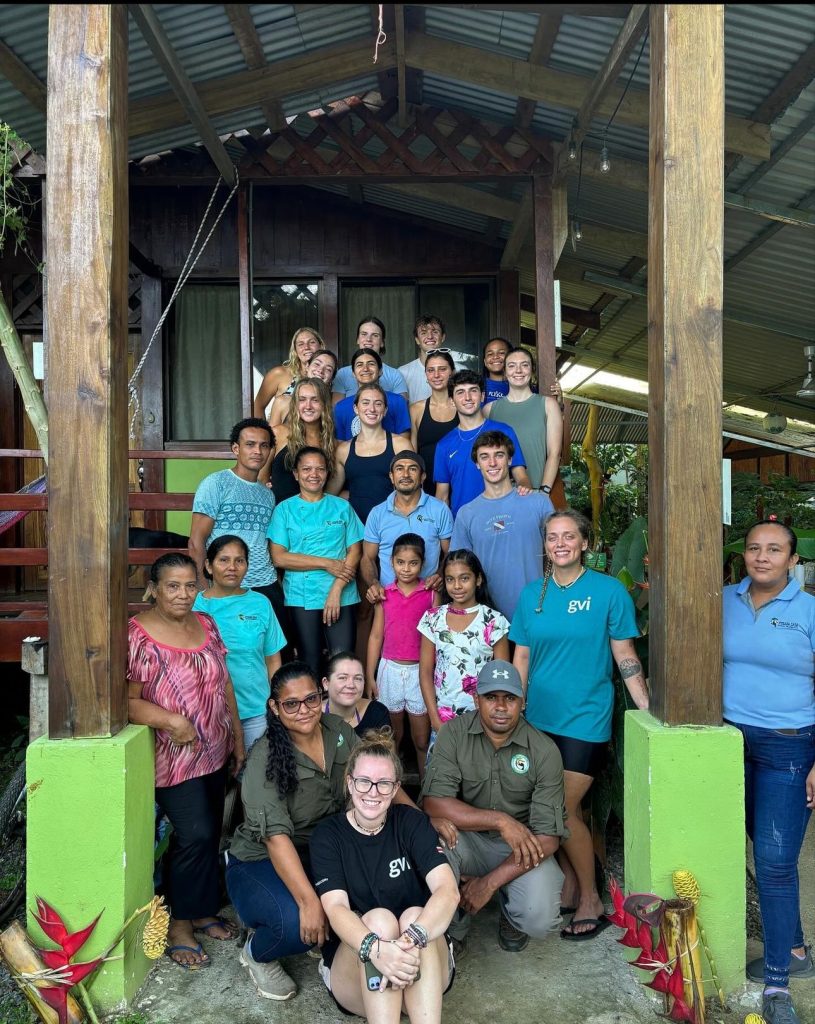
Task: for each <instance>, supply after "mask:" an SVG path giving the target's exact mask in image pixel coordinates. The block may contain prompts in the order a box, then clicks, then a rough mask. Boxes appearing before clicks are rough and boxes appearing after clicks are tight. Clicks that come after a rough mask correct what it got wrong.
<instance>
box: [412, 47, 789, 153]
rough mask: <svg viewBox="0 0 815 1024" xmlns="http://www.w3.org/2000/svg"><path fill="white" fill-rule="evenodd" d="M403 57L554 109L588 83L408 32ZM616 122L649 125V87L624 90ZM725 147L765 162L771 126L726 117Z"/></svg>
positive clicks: (575, 106) (569, 102)
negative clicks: (625, 91) (624, 94)
mask: <svg viewBox="0 0 815 1024" xmlns="http://www.w3.org/2000/svg"><path fill="white" fill-rule="evenodd" d="M406 60H407V63H408V65H409V66H410V67H415V68H419V69H421V70H422V71H430V72H432V73H433V74H437V75H441V76H443V77H446V78H453V79H456V80H458V81H463V82H470V83H472V84H473V85H479V86H482V87H483V88H486V89H494V90H496V91H498V92H503V93H507V94H508V95H510V96H524V97H526V98H528V99H535V100H540V101H542V102H544V103H547V104H549V105H551V106H555V107H563V108H565V109H567V110H574V111H578V110H579V109H580V107H581V106H582V104H583V102H584V100H585V99H586V97H587V95H588V93H589V89H590V87H591V79H590V78H587V77H586V76H584V75H576V74H572V73H571V72H566V71H556V70H554V69H552V68H542V67H537V66H535V65H533V64H529V63H527V62H526V61H523V60H517V59H515V58H513V57H504V56H501V55H500V54H495V53H489V52H488V51H486V50H484V49H481V48H480V47H476V46H467V45H465V44H463V43H455V42H452V41H451V40H449V39H439V38H436V37H433V36H428V35H423V36H419V35H417V34H415V33H413V32H408V34H407V49H406ZM615 105H616V104H615V101H614V100H613V99H611V98H610V97H606V98H605V99H603V100H601V102H600V104H599V106H598V109H597V114H598V115H605V116H609V115H610V114H611V113H612V112H613V110H614V107H615ZM616 120H617V121H618V122H619V123H620V124H628V125H634V126H635V127H639V128H646V127H647V126H648V91H647V90H645V89H629V90H628V93H627V94H626V97H625V99H624V100H623V102H622V103H621V104H620V108H619V110H618V111H617V114H616ZM725 146H726V147H727V149H729V150H731V151H733V152H737V153H741V154H743V155H745V156H751V157H753V158H754V159H757V160H766V159H767V158H768V157H769V156H770V126H769V125H768V124H759V123H757V122H754V121H750V120H748V119H746V118H741V117H735V116H733V115H729V116H727V117H726V118H725Z"/></svg>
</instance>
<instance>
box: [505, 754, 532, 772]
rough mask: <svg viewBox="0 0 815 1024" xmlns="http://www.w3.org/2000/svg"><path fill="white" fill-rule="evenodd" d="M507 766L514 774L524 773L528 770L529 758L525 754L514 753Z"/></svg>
mask: <svg viewBox="0 0 815 1024" xmlns="http://www.w3.org/2000/svg"><path fill="white" fill-rule="evenodd" d="M509 766H510V768H511V769H512V770H513V771H514V772H515V774H516V775H526V773H527V772H528V771H529V758H528V757H527V756H526V754H514V755H513V757H512V759H511V760H510V762H509Z"/></svg>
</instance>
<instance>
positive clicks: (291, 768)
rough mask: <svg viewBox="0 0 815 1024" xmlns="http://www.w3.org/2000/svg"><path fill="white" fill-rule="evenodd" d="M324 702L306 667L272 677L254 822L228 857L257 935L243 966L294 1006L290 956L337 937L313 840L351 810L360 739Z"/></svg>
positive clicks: (250, 797) (249, 780)
mask: <svg viewBox="0 0 815 1024" xmlns="http://www.w3.org/2000/svg"><path fill="white" fill-rule="evenodd" d="M321 701H322V691H321V689H320V684H319V682H318V679H317V676H316V675H315V674H314V672H313V671H312V669H311V668H310V667H309V666H308V665H307V664H305V663H304V662H300V661H293V662H290V663H289V664H288V665H284V666H283V667H282V668H279V669H278V670H277V672H275V674H274V675H273V676H272V680H271V695H270V697H269V703H268V708H267V712H266V735H265V736H263V737H261V739H259V740H258V741H257V743H255V745H254V746H253V747H252V751H251V756H250V757H249V758H248V760H247V763H246V771H245V773H244V777H243V782H242V784H241V798H242V800H243V809H244V821H243V823H242V824H241V825H239V826H238V828H237V830H236V831H235V835H234V837H233V839H232V844H231V846H230V849H229V853H228V855H227V869H226V885H227V889H228V890H229V897H230V899H231V900H232V903H233V905H234V906H235V909H236V910H237V911H238V913H239V914H240V916H241V920H242V921H243V922H244V924H246V925H247V926H248V927H249V928H250V929H253V932H252V935H251V938H250V939H249V941H248V942H247V943H246V945H245V946H244V948H243V949H242V950H241V963H242V964H243V966H244V967H246V968H248V970H249V973H250V975H251V977H252V980H253V982H254V983H255V985H256V987H257V990H258V992H259V993H260V995H261V996H263V997H264V998H265V999H278V1000H283V999H291V997H292V996H293V995H294V994H295V993H296V992H297V986H296V985H295V983H294V982H293V981H292V979H291V978H290V977H289V976H288V974H287V973H286V972H285V971H284V969H283V967H282V966H281V964H280V958H281V957H285V956H295V955H296V954H298V953H305V952H306V951H307V950H308V949H309V948H310V947H312V946H321V945H322V944H323V943H324V942H325V940H326V937H327V935H328V930H327V927H326V917H325V913H324V912H323V908H322V906H321V904H320V900H319V897H318V896H317V893H316V892H315V891H314V886H313V884H312V873H311V869H310V865H309V858H308V841H309V838H310V836H311V833H312V831H313V829H314V826H315V825H316V824H317V822H319V821H321V820H322V819H323V818H325V817H327V816H328V815H330V814H335V813H336V812H337V811H339V810H340V809H341V808H342V806H343V803H344V796H345V783H344V772H345V766H346V764H347V762H348V757H349V754H350V752H351V750H352V749H353V747H354V746H355V745H356V743H357V742H358V740H357V736H356V734H355V733H354V730H353V729H352V728H351V727H350V726H349V725H346V723H345V722H343V721H341V720H340V719H339V718H337V717H336V716H334V715H323V714H322V709H321V707H320V704H321ZM403 799H406V798H403Z"/></svg>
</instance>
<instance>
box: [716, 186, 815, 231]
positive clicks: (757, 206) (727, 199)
mask: <svg viewBox="0 0 815 1024" xmlns="http://www.w3.org/2000/svg"><path fill="white" fill-rule="evenodd" d="M724 205H725V206H726V207H728V209H730V210H743V211H744V212H745V213H754V214H756V216H758V217H766V218H767V220H777V221H779V223H781V224H794V225H795V226H796V227H799V228H811V227H815V213H811V212H809V211H808V210H801V209H798V208H797V207H791V206H776V205H774V204H773V203H765V202H763V201H762V200H760V199H752V198H751V197H750V196H741V195H739V194H738V192H725V194H724Z"/></svg>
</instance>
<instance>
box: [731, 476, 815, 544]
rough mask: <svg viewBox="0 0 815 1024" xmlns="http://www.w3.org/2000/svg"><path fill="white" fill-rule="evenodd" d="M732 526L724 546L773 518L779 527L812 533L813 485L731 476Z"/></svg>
mask: <svg viewBox="0 0 815 1024" xmlns="http://www.w3.org/2000/svg"><path fill="white" fill-rule="evenodd" d="M731 493H732V499H733V501H732V504H733V515H732V519H733V522H732V525H731V526H729V527H728V528H727V538H726V539H727V542H728V543H732V542H733V541H735V540H739V539H740V538H741V537H744V536H746V534H747V531H748V530H749V529H750V527H751V526H752V525H753V523H754V522H756V520H758V519H764V518H766V517H767V516H770V515H775V516H778V519H779V520H780V522H782V523H788V524H789V525H790V526H793V527H796V528H797V529H800V530H812V529H815V484H807V483H799V482H798V480H796V479H795V478H794V477H791V476H782V475H781V474H779V473H770V474H769V478H768V480H767V482H766V483H764V482H762V480H761V478H760V477H759V476H758V474H757V473H735V472H734V473H733V479H732V491H731Z"/></svg>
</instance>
